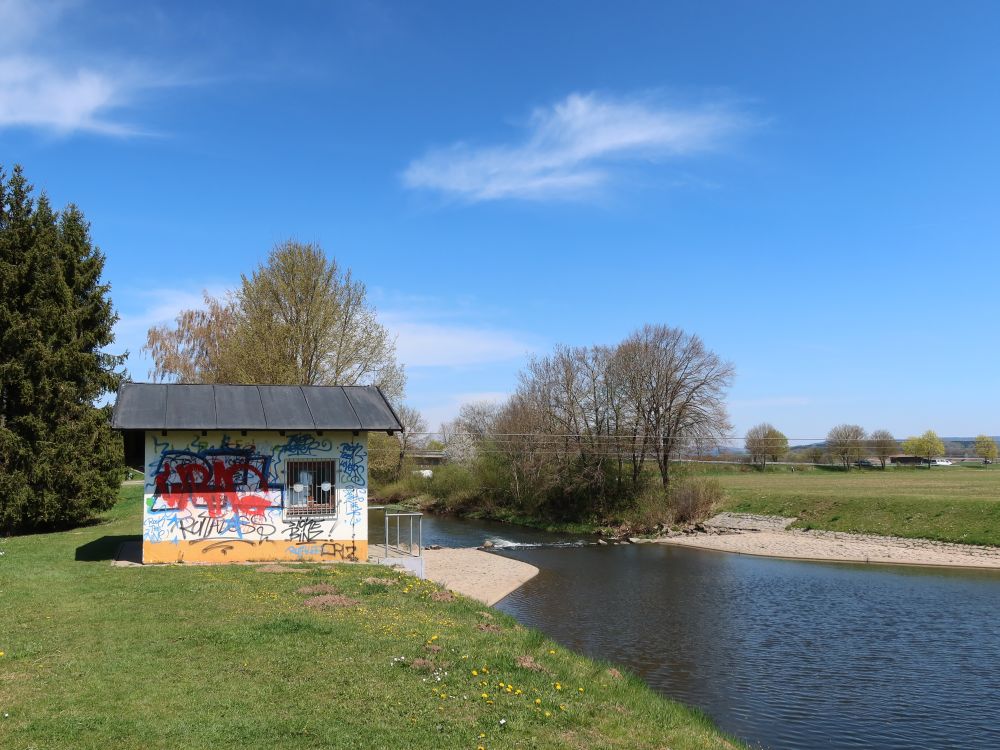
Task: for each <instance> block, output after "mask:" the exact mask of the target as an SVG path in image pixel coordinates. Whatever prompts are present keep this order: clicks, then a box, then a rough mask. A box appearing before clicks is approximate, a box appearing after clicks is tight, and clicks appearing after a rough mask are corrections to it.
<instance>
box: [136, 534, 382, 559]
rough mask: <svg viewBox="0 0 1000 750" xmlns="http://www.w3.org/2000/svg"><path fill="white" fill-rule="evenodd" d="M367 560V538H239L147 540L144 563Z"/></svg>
mask: <svg viewBox="0 0 1000 750" xmlns="http://www.w3.org/2000/svg"><path fill="white" fill-rule="evenodd" d="M367 559H368V541H367V540H361V541H354V542H352V541H350V540H346V541H315V542H290V541H288V540H284V541H244V540H240V539H226V540H218V539H217V540H212V541H197V540H196V541H190V542H181V543H179V544H175V543H174V542H146V543H145V544H143V547H142V561H143V562H144V563H178V562H187V563H227V562H265V561H275V560H280V561H283V562H303V561H305V562H335V561H338V560H356V561H360V562H364V561H365V560H367Z"/></svg>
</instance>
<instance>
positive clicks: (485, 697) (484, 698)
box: [480, 693, 490, 700]
mask: <svg viewBox="0 0 1000 750" xmlns="http://www.w3.org/2000/svg"><path fill="white" fill-rule="evenodd" d="M480 697H481V698H482V699H483V700H486V699H487V698H489V697H490V694H489V693H483V694H482V695H481V696H480Z"/></svg>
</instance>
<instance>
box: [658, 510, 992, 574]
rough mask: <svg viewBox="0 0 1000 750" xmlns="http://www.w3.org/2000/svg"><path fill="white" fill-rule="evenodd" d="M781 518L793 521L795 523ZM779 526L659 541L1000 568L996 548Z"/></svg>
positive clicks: (801, 556)
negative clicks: (782, 527)
mask: <svg viewBox="0 0 1000 750" xmlns="http://www.w3.org/2000/svg"><path fill="white" fill-rule="evenodd" d="M713 520H714V519H713ZM781 520H783V521H786V522H790V521H792V520H793V519H781ZM747 525H750V526H752V525H754V524H752V523H750V524H747ZM775 525H781V524H770V528H765V529H763V530H759V531H758V530H748V529H746V528H745V527H744V528H743V529H732V528H720V527H719V526H713V525H712V524H711V522H707V523H706V526H707V527H709V528H712V529H715V531H714V533H699V534H687V535H684V536H676V537H669V538H665V539H658V540H657V542H658V543H660V544H673V545H677V546H680V547H698V548H700V549H711V550H718V551H720V552H735V553H737V554H741V555H759V556H763V557H784V558H791V559H798V560H825V561H831V562H856V563H884V564H889V565H930V566H946V567H962V568H998V569H1000V549H998V548H996V547H980V546H975V545H971V544H969V545H966V544H951V543H948V542H934V541H930V540H928V539H903V538H900V537H888V536H874V535H867V534H846V533H841V532H834V531H805V530H802V529H787V530H785V529H781V528H775Z"/></svg>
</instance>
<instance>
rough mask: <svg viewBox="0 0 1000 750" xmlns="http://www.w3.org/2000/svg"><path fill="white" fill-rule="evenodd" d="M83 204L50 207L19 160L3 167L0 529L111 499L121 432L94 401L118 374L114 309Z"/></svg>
mask: <svg viewBox="0 0 1000 750" xmlns="http://www.w3.org/2000/svg"><path fill="white" fill-rule="evenodd" d="M103 270H104V255H103V254H102V253H101V251H100V250H99V249H98V248H96V247H94V246H93V244H92V243H91V239H90V228H89V225H88V224H87V222H86V220H85V219H84V217H83V214H82V213H81V212H80V210H79V209H78V208H76V207H75V206H73V205H70V206H68V207H67V208H66V209H64V210H63V211H62V212H57V211H55V210H53V208H52V206H51V205H50V203H49V200H48V198H47V197H46V196H45V195H44V194H42V195H41V196H39V197H38V198H37V200H36V199H34V198H33V197H32V187H31V185H29V184H28V182H27V180H26V179H25V177H24V175H23V173H22V171H21V169H20V167H15V168H14V172H13V174H12V175H11V176H10V178H9V179H7V178H6V177H5V175H4V173H3V172H2V170H0V534H2V533H10V532H14V531H28V530H41V529H46V528H54V527H60V526H66V525H69V524H74V523H79V522H80V521H83V520H85V519H87V518H88V517H89V516H91V515H92V514H93V513H94V512H95V511H99V510H104V509H107V508H109V507H111V506H112V505H113V504H114V502H115V499H116V498H117V495H118V486H119V484H120V482H121V478H122V468H123V464H122V445H121V438H120V437H119V436H117V435H116V434H114V433H113V432H112V431H111V425H110V413H109V410H108V409H107V408H106V407H105V408H98V407H97V406H95V404H96V402H97V401H98V400H99V399H101V398H102V397H103V396H105V395H106V394H108V393H109V392H112V391H114V390H115V389H116V388H117V387H118V384H119V382H120V381H121V374H120V373H119V371H118V368H119V367H120V365H121V364H122V362H123V361H124V356H115V355H112V354H109V353H107V351H106V348H107V347H108V346H110V345H111V344H112V343H113V340H114V337H113V333H112V329H113V326H114V324H115V321H116V320H117V319H118V316H117V315H116V314H115V312H114V308H113V307H112V304H111V300H110V298H109V292H110V287H109V286H108V285H107V284H105V283H103V282H102V280H101V274H102V273H103Z"/></svg>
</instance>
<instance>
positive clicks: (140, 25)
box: [0, 0, 1000, 439]
mask: <svg viewBox="0 0 1000 750" xmlns="http://www.w3.org/2000/svg"><path fill="white" fill-rule="evenodd" d="M286 6H287V7H286ZM997 38H1000V4H997V3H994V2H972V1H966V2H961V3H948V2H937V3H932V2H921V1H919V0H907V1H906V2H888V1H883V2H843V3H821V2H802V1H801V0H798V1H796V2H761V3H745V2H735V1H733V2H705V1H702V2H685V3H670V2H654V3H641V2H616V3H604V4H598V3H586V2H565V3H560V2H545V3H537V2H525V3H519V2H506V3H502V4H500V3H496V4H493V6H492V7H488V6H487V5H486V4H483V3H461V2H455V3H444V2H428V3H421V4H417V3H409V2H405V3H404V2H400V3H395V4H394V3H376V2H340V3H327V2H298V3H288V4H281V5H280V6H279V4H265V3H261V4H253V3H249V2H232V3H224V2H221V3H194V2H190V3H188V2H176V3H174V2H162V3H146V2H139V1H133V2H121V3H115V2H85V1H84V0H80V1H79V2H72V1H69V2H60V3H54V4H43V3H28V2H21V1H20V0H14V1H12V0H0V163H2V164H4V165H5V166H7V167H8V168H9V166H10V165H11V164H13V163H15V162H19V163H22V164H23V165H24V167H25V169H26V171H27V174H28V176H29V177H30V179H31V180H32V181H33V182H34V183H35V184H36V185H37V186H38V187H41V188H44V189H45V190H47V192H48V193H49V194H50V196H51V197H52V199H53V200H54V202H55V203H56V204H57V205H63V204H65V203H66V202H68V201H73V202H76V203H77V204H78V205H80V207H81V208H82V209H83V211H84V213H85V214H86V215H87V217H88V219H90V221H91V222H92V230H93V235H94V238H95V240H96V242H97V243H98V244H99V245H100V246H101V248H102V249H103V250H104V252H105V253H106V254H107V256H108V263H107V269H106V275H107V278H108V280H109V281H110V283H111V284H112V286H113V298H114V301H115V304H116V306H117V308H118V310H119V312H120V314H121V316H122V320H121V322H120V324H119V329H118V331H119V345H120V346H121V347H123V348H128V349H129V350H130V351H131V352H132V356H131V357H130V360H129V368H130V371H131V373H132V375H133V376H134V377H135V378H136V379H144V378H145V377H146V375H147V369H148V362H147V361H146V360H144V359H143V358H142V357H141V356H140V353H139V348H140V347H141V345H142V342H143V340H144V336H145V330H146V328H147V327H148V326H149V325H151V324H154V323H159V322H163V321H165V320H170V319H171V318H172V317H173V315H174V314H176V312H177V310H178V309H181V308H183V307H187V306H191V305H192V304H196V303H197V301H198V299H199V295H200V291H201V290H202V289H208V290H210V291H212V292H220V291H222V290H224V289H226V288H229V287H232V286H233V285H234V284H235V283H236V281H237V280H238V278H239V274H240V273H241V272H244V271H247V270H249V269H250V268H251V267H253V266H254V265H255V264H256V263H257V262H259V261H260V260H261V259H262V258H264V257H265V256H266V254H267V252H268V250H269V249H270V248H271V247H272V246H273V245H274V244H275V243H276V242H279V241H281V240H284V239H287V238H290V237H291V238H295V239H299V240H304V241H315V242H318V243H320V244H321V245H322V246H323V247H324V248H325V249H326V251H327V252H328V253H330V254H331V255H334V256H336V257H337V259H338V260H339V261H341V262H342V263H344V264H346V265H349V266H350V267H351V268H352V269H353V270H354V272H355V274H356V275H357V277H359V278H361V279H362V280H364V281H365V282H366V283H367V284H368V287H369V290H370V294H371V299H372V301H373V302H374V303H375V305H376V306H377V308H378V310H379V312H380V314H381V315H382V317H383V320H384V321H385V322H386V323H387V324H388V325H389V326H390V327H391V328H392V329H393V330H394V331H395V332H396V333H397V334H398V348H399V353H400V357H401V359H402V360H403V361H404V362H405V363H406V364H407V367H408V371H409V388H408V400H409V401H410V402H411V403H412V404H413V405H414V406H416V407H418V408H420V409H421V410H422V411H424V412H425V414H426V415H427V417H428V419H429V420H430V422H431V424H432V425H436V424H437V423H438V422H440V421H441V420H442V419H445V418H448V417H450V416H453V415H454V414H455V412H456V411H457V408H458V405H459V404H460V403H461V402H462V401H464V400H472V399H477V398H497V397H502V395H504V394H505V393H508V392H509V391H510V390H511V389H512V388H513V387H514V384H515V382H516V374H517V371H518V369H519V367H520V366H521V365H522V364H523V362H524V359H525V357H526V356H527V354H528V353H530V352H538V353H542V352H545V351H547V350H549V349H550V348H551V347H552V346H553V345H554V344H556V343H566V344H574V345H575V344H592V343H613V342H615V341H617V340H619V339H621V338H622V337H624V336H625V335H627V334H628V333H629V332H630V331H631V330H633V329H634V328H635V327H637V326H639V325H641V324H643V323H646V322H654V323H667V324H670V325H675V326H680V327H682V328H684V329H685V330H687V331H689V332H693V333H697V334H699V335H700V336H701V337H702V338H703V339H704V340H705V341H706V343H707V344H708V345H709V346H710V347H711V348H713V349H714V350H715V351H717V352H718V353H719V354H720V355H722V356H723V357H725V358H727V359H729V360H731V361H732V362H733V363H734V364H735V366H736V369H737V378H736V381H735V384H734V386H733V388H732V391H731V399H730V410H731V414H732V419H733V422H734V425H735V432H736V434H742V432H743V431H744V430H745V429H746V428H748V427H749V426H751V425H753V424H755V423H757V422H759V421H763V420H767V421H770V422H772V423H774V424H775V425H776V426H778V427H779V428H781V429H782V430H784V431H785V432H786V434H788V435H789V436H790V437H793V438H803V439H807V438H814V437H818V436H822V435H825V433H826V431H827V430H828V429H829V428H830V427H831V426H833V425H834V424H837V423H840V422H845V421H846V422H857V423H860V424H862V425H864V426H865V427H867V428H869V429H874V428H880V427H885V428H888V429H890V430H892V431H893V432H895V433H896V434H898V435H906V434H912V433H915V432H918V431H923V430H924V429H927V428H933V429H936V430H937V431H938V432H939V433H941V434H945V435H966V434H975V433H979V432H987V433H989V434H997V433H1000V423H998V422H997V419H998V418H997V414H996V409H995V408H993V407H994V404H995V402H996V397H995V395H994V394H993V392H992V390H993V389H992V386H993V384H994V383H995V382H996V375H997V372H998V369H1000V354H998V351H1000V350H998V346H997V343H996V333H995V332H996V328H997V312H998V304H997V294H996V290H997V288H998V284H997V279H998V273H1000V260H998V258H1000V255H998V253H997V252H996V246H997V239H998V237H1000V231H998V230H1000V211H998V210H997V205H998V194H997V193H998V191H997V188H996V184H995V183H996V175H997V173H998V166H1000V138H998V136H997V134H998V133H1000V97H998V81H1000V54H998V52H997V49H996V39H997Z"/></svg>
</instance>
